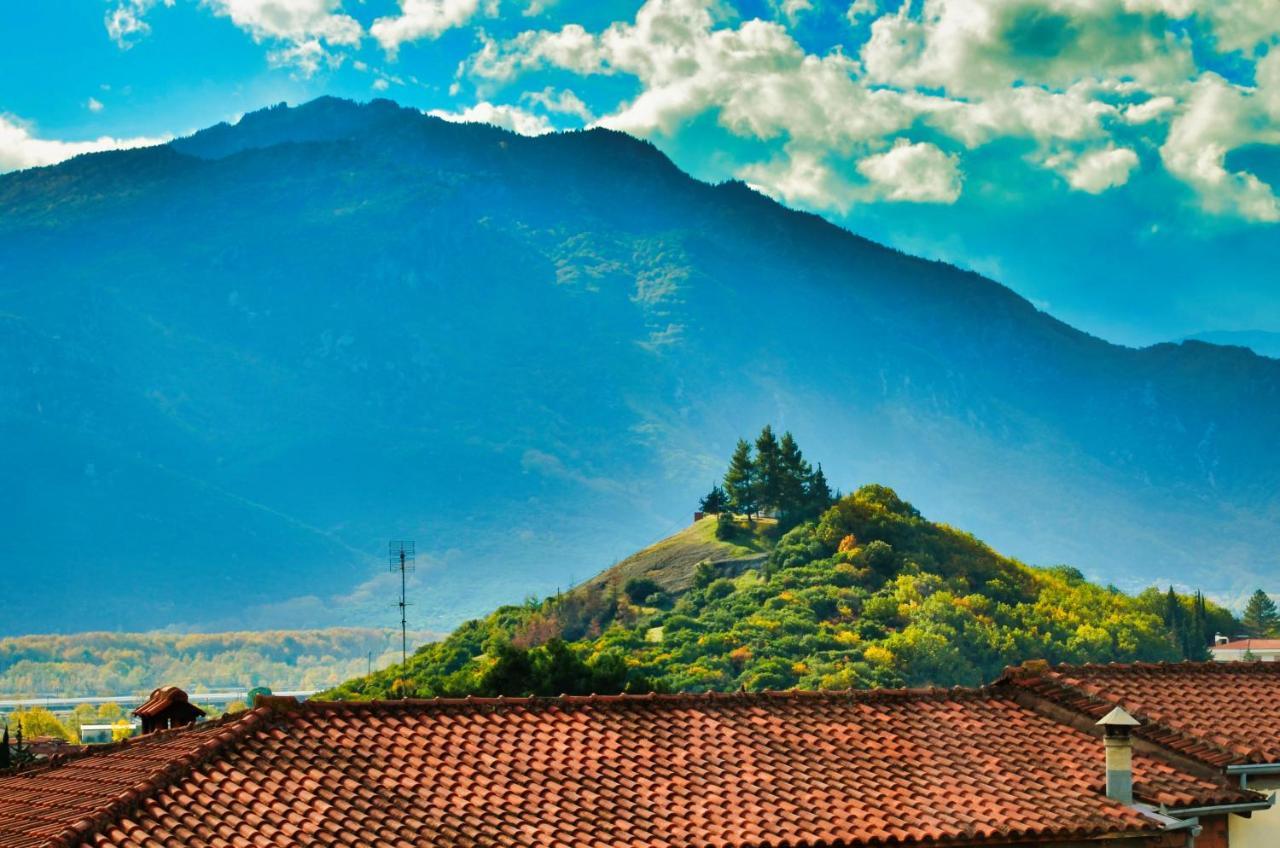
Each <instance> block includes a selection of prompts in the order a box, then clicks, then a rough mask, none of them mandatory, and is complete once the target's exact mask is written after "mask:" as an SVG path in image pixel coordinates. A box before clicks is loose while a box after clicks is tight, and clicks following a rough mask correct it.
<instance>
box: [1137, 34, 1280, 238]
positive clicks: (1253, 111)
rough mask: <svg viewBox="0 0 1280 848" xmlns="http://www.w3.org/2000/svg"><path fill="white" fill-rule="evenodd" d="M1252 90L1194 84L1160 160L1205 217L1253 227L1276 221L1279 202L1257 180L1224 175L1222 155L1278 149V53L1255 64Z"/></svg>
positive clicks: (1207, 81)
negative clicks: (1235, 219) (1252, 147)
mask: <svg viewBox="0 0 1280 848" xmlns="http://www.w3.org/2000/svg"><path fill="white" fill-rule="evenodd" d="M1257 76H1258V82H1259V86H1258V88H1257V89H1254V90H1248V89H1243V88H1241V87H1239V86H1234V85H1232V84H1230V83H1228V82H1227V81H1226V80H1224V79H1222V78H1221V77H1219V76H1218V75H1216V74H1212V73H1208V74H1205V75H1204V76H1203V77H1201V78H1200V80H1199V81H1198V82H1197V83H1196V85H1195V88H1194V92H1193V94H1192V96H1191V98H1190V100H1189V102H1188V103H1187V105H1186V107H1185V109H1184V110H1183V111H1182V113H1181V114H1180V115H1178V117H1177V118H1175V119H1174V121H1173V123H1172V125H1171V126H1170V128H1169V136H1168V139H1167V140H1166V141H1165V143H1164V145H1163V146H1162V147H1161V148H1160V156H1161V158H1162V159H1163V161H1164V164H1165V167H1166V168H1167V169H1168V170H1169V172H1170V173H1171V174H1173V175H1174V176H1176V177H1179V178H1180V179H1182V180H1183V181H1185V182H1186V183H1187V184H1188V185H1190V186H1192V187H1193V188H1194V189H1195V190H1196V192H1197V194H1198V196H1199V198H1200V202H1201V205H1202V206H1203V207H1204V208H1205V209H1206V210H1207V211H1209V212H1217V213H1229V214H1235V215H1238V216H1240V217H1242V218H1245V219H1247V220H1252V221H1269V222H1274V221H1280V198H1277V197H1276V194H1275V192H1274V191H1273V190H1272V187H1271V186H1269V185H1268V184H1267V183H1265V182H1263V181H1262V180H1261V179H1259V178H1258V177H1257V176H1256V175H1254V174H1251V173H1248V172H1245V171H1229V170H1227V167H1226V158H1227V154H1228V153H1230V152H1231V151H1232V150H1236V149H1238V148H1241V147H1244V146H1245V145H1249V144H1270V145H1278V144H1280V51H1273V52H1272V54H1271V55H1270V56H1268V57H1267V59H1266V60H1265V61H1264V62H1261V63H1259V67H1258V75H1257Z"/></svg>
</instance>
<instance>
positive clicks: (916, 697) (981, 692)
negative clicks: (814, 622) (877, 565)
mask: <svg viewBox="0 0 1280 848" xmlns="http://www.w3.org/2000/svg"><path fill="white" fill-rule="evenodd" d="M996 697H1001V693H1000V692H999V691H998V690H996V689H995V688H994V687H993V686H982V687H964V686H956V687H951V688H943V687H923V688H914V689H905V688H902V689H765V690H762V691H757V692H746V691H741V690H739V691H736V692H716V691H710V692H670V693H668V692H647V693H644V694H635V693H629V692H627V693H621V694H617V695H599V694H590V695H567V694H566V695H525V696H506V695H497V696H492V697H490V696H476V695H467V696H466V697H462V698H457V697H452V698H451V697H434V698H405V699H401V700H371V701H336V700H335V701H319V700H308V701H305V702H302V703H301V704H299V707H300V708H302V709H304V710H307V711H341V710H351V711H369V710H433V709H441V710H447V709H468V708H470V709H482V708H495V707H507V708H522V707H525V708H534V709H536V708H554V707H560V706H563V707H614V706H631V705H634V706H646V705H647V706H669V707H680V706H693V705H703V704H708V705H710V704H725V705H729V704H740V703H787V702H795V701H853V702H857V703H883V702H909V701H930V700H933V701H948V700H955V701H959V700H981V699H985V698H996Z"/></svg>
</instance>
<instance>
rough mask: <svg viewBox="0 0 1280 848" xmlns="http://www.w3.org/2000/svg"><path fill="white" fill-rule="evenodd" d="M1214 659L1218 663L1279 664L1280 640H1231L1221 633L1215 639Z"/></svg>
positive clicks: (1240, 638)
mask: <svg viewBox="0 0 1280 848" xmlns="http://www.w3.org/2000/svg"><path fill="white" fill-rule="evenodd" d="M1209 650H1211V651H1212V652H1213V658H1214V659H1215V660H1217V661H1218V662H1240V661H1242V660H1244V661H1253V662H1278V661H1280V639H1250V638H1249V637H1247V636H1242V637H1239V638H1236V639H1230V638H1228V637H1226V636H1223V635H1222V634H1221V633H1219V634H1218V635H1217V636H1215V637H1214V638H1213V647H1212V648H1210V649H1209Z"/></svg>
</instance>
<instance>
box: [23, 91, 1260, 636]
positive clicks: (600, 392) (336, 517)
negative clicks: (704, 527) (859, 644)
mask: <svg viewBox="0 0 1280 848" xmlns="http://www.w3.org/2000/svg"><path fill="white" fill-rule="evenodd" d="M0 332H3V333H4V338H5V343H4V345H3V348H2V349H0V487H2V489H0V490H2V491H4V492H5V495H4V497H5V502H4V503H3V504H0V506H2V507H3V512H2V513H0V514H2V515H3V518H0V531H3V532H2V533H0V546H2V547H0V559H3V561H4V562H6V563H29V564H30V566H29V567H30V568H31V569H33V570H38V571H39V572H41V573H54V574H57V579H56V588H54V589H49V588H46V587H47V586H48V584H39V583H37V584H33V591H31V592H28V593H23V594H22V595H21V596H19V595H18V594H12V593H9V594H6V595H4V596H3V598H2V599H0V631H3V632H27V631H33V630H42V631H43V630H51V629H68V628H82V627H90V626H92V627H128V628H133V629H138V628H145V627H151V626H162V625H165V624H169V623H172V622H182V623H199V624H205V625H222V626H266V625H272V626H304V625H314V624H318V623H326V624H332V623H340V622H369V621H381V622H387V620H388V619H389V618H391V617H393V616H394V613H393V612H391V611H390V610H389V609H388V607H387V602H388V601H389V600H391V595H390V592H389V591H388V590H387V587H385V586H384V585H383V583H385V582H386V574H385V572H386V566H385V565H384V564H383V561H382V559H383V555H382V552H383V551H384V550H385V543H386V539H387V538H400V537H407V538H414V537H416V538H417V539H418V541H419V546H420V550H422V551H423V552H425V553H427V554H429V555H430V561H429V562H424V563H422V564H423V565H424V566H425V567H424V568H423V570H422V571H421V572H420V575H419V576H420V578H421V581H422V587H421V590H420V591H419V595H418V600H419V602H420V605H419V606H418V607H417V608H416V609H415V610H414V613H415V614H416V615H417V616H418V621H417V623H418V624H419V625H420V626H430V627H434V628H440V627H443V626H446V625H449V624H452V623H456V622H457V621H458V620H460V619H461V617H463V616H465V615H468V614H477V613H479V612H481V611H483V610H485V609H487V608H489V607H491V606H492V605H493V603H494V602H496V601H499V600H503V599H506V600H511V599H516V598H519V597H522V596H524V595H525V594H527V593H529V592H534V593H542V592H547V591H550V590H552V589H553V588H554V587H555V586H557V585H565V584H566V583H568V582H570V581H571V580H572V579H573V578H574V577H578V578H581V577H582V576H583V575H584V574H587V573H591V571H594V570H595V568H597V567H598V564H599V563H600V562H602V561H609V560H611V559H614V558H616V557H617V556H619V555H621V554H623V553H626V552H628V551H631V550H635V549H637V548H639V547H641V546H642V544H643V543H644V542H645V541H647V540H651V539H654V538H657V537H660V536H662V535H665V534H666V533H667V532H670V531H671V530H673V529H675V528H676V527H678V526H681V525H683V524H684V523H685V522H686V521H687V519H688V513H689V511H690V509H691V508H692V506H693V504H694V502H695V496H696V495H697V494H700V493H701V492H702V491H703V490H705V489H706V488H707V487H708V486H709V485H710V483H711V481H712V479H713V478H714V477H715V476H716V475H717V474H718V473H719V466H720V460H719V458H720V457H722V456H723V455H725V454H726V453H727V451H728V448H729V446H730V445H731V444H732V440H733V439H734V438H736V437H737V436H738V435H740V434H741V433H745V432H754V431H755V430H756V429H758V427H759V426H760V424H762V423H764V422H766V421H772V422H773V423H774V424H775V425H776V426H780V427H783V428H790V429H792V430H794V431H796V433H797V435H798V436H799V437H800V438H801V441H802V442H803V443H804V444H805V445H806V446H808V447H809V448H810V451H811V453H812V454H813V455H816V456H824V457H831V458H833V461H832V462H831V463H829V464H828V466H827V471H828V476H829V477H830V478H831V479H832V480H833V482H834V483H836V484H843V485H845V486H846V487H848V486H850V485H853V484H855V483H856V482H858V481H859V480H865V479H881V480H884V481H886V482H888V483H891V484H893V485H895V486H900V487H903V488H909V489H910V490H911V491H913V492H916V493H918V494H917V498H916V499H917V501H918V502H919V503H920V504H921V506H922V507H923V508H925V509H927V510H928V511H929V513H930V514H932V515H937V516H939V517H941V518H944V519H946V520H948V521H951V522H953V523H956V524H960V525H962V526H967V527H970V528H972V529H974V530H975V531H976V532H978V533H980V534H981V535H983V536H984V537H985V538H988V539H990V540H991V541H992V542H993V543H995V544H997V545H998V546H1000V547H1001V548H1002V549H1005V550H1008V551H1010V552H1011V553H1013V554H1015V555H1018V556H1020V557H1023V558H1025V559H1028V560H1030V561H1034V562H1052V561H1070V562H1072V563H1073V564H1076V565H1079V566H1080V567H1081V568H1083V569H1085V570H1086V572H1088V573H1090V574H1094V575H1105V576H1106V578H1107V579H1111V580H1115V581H1116V582H1119V583H1124V584H1128V583H1131V582H1132V581H1142V580H1146V579H1150V578H1153V577H1155V578H1159V579H1162V580H1166V579H1184V580H1185V581H1187V582H1189V583H1198V584H1200V585H1204V586H1206V588H1212V589H1218V590H1221V591H1232V590H1234V589H1237V588H1239V587H1241V586H1243V585H1247V584H1249V583H1252V582H1253V581H1254V580H1255V579H1256V577H1255V574H1256V573H1266V568H1267V566H1268V565H1269V563H1270V559H1269V558H1270V556H1271V551H1272V550H1274V548H1275V544H1276V542H1277V541H1280V539H1277V536H1278V535H1280V534H1277V531H1276V526H1277V525H1276V523H1275V521H1274V518H1275V507H1276V500H1275V495H1274V492H1275V490H1276V483H1277V470H1278V469H1277V465H1278V463H1280V460H1277V459H1276V458H1275V455H1274V451H1273V449H1272V444H1273V441H1274V435H1275V433H1277V432H1280V396H1278V393H1277V387H1278V385H1280V363H1276V362H1274V361H1272V360H1269V359H1264V358H1261V357H1257V356H1254V355H1253V354H1251V353H1249V352H1247V351H1243V350H1239V349H1230V348H1221V347H1216V346H1212V345H1205V344H1197V343H1185V344H1182V345H1161V346H1157V347H1154V348H1150V349H1147V350H1141V351H1135V350H1130V349H1125V348H1120V347H1116V346H1113V345H1109V344H1106V343H1104V342H1102V341H1100V340H1097V339H1094V338H1091V337H1089V336H1087V335H1085V334H1082V333H1080V332H1078V331H1076V330H1073V329H1072V328H1070V327H1068V326H1066V325H1064V324H1062V323H1061V322H1058V321H1056V320H1054V319H1053V318H1051V317H1049V316H1047V315H1044V314H1042V313H1039V312H1037V311H1036V310H1035V309H1034V308H1033V307H1031V306H1030V304H1028V303H1027V302H1026V301H1025V300H1023V299H1021V298H1019V297H1017V296H1016V295H1015V294H1013V293H1012V292H1010V291H1008V290H1007V289H1005V288H1003V287H1001V286H999V285H997V284H995V283H992V282H991V281H989V280H985V279H983V278H981V277H979V276H977V275H974V274H970V273H965V272H961V271H958V270H956V269H954V268H950V267H948V266H944V265H941V264H937V263H930V262H924V261H921V260H917V259H913V258H910V257H907V256H904V255H901V254H898V253H896V252H893V251H890V250H888V249H885V248H883V247H880V246H877V245H875V244H872V243H869V242H867V241H864V240H862V239H859V238H857V237H855V236H852V235H850V234H849V233H847V232H845V231H842V230H840V229H838V228H836V227H834V226H832V225H830V224H828V223H826V222H824V221H822V220H821V219H819V218H816V217H814V216H811V215H804V214H799V213H795V212H792V211H788V210H786V209H784V208H783V207H781V206H779V205H777V204H775V203H773V202H771V201H769V200H767V199H765V198H763V197H761V196H759V195H757V194H755V193H753V192H751V191H750V190H749V189H747V188H746V187H744V186H742V185H738V184H728V185H722V186H709V185H705V184H701V183H698V182H696V181H693V180H691V179H689V178H688V177H686V176H685V175H683V174H682V173H681V172H679V171H678V170H677V169H676V168H675V167H674V166H673V165H672V164H671V163H670V162H669V161H668V160H667V159H666V158H665V157H663V156H662V155H661V154H660V153H658V151H656V150H655V149H654V148H653V147H652V146H650V145H647V144H645V143H642V142H639V141H636V140H634V139H631V138H628V137H626V136H623V135H621V134H617V133H611V132H606V131H592V132H586V133H576V134H568V135H556V136H546V137H541V138H532V139H530V138H521V137H518V136H514V135H511V134H509V133H506V132H503V131H501V130H497V129H494V128H492V127H486V126H461V125H454V124H447V123H445V122H443V121H439V120H436V119H432V118H429V117H425V116H422V115H420V114H418V113H416V112H413V111H411V110H402V109H399V108H397V107H395V106H394V105H393V104H390V103H387V102H385V101H384V102H375V103H374V104H370V105H367V106H357V105H354V104H350V103H346V102H343V101H337V100H332V99H324V100H319V101H315V102H313V103H310V104H307V105H306V106H302V107H299V108H296V109H281V108H277V109H272V110H267V111H265V112H262V113H256V114H254V115H250V116H246V118H245V119H244V120H243V121H241V122H240V124H239V125H237V126H234V127H227V126H220V127H216V128H213V129H211V130H208V131H205V132H203V133H199V134H197V135H196V136H194V137H193V138H191V139H186V140H183V141H180V142H175V143H174V144H172V145H169V146H166V147H160V148H152V149H147V150H135V151H126V152H120V153H111V154H101V155H94V156H87V157H81V158H78V159H75V160H72V161H69V162H67V163H64V164H63V165H60V166H57V167H54V168H46V169H37V170H31V171H26V172H21V173H16V174H10V175H7V176H4V177H0ZM424 559H425V558H424ZM357 587H358V588H357Z"/></svg>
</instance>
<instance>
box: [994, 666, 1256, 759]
mask: <svg viewBox="0 0 1280 848" xmlns="http://www.w3.org/2000/svg"><path fill="white" fill-rule="evenodd" d="M1002 680H1003V681H1005V682H1007V683H1011V684H1012V685H1015V686H1017V687H1019V688H1021V689H1023V690H1024V691H1028V692H1032V693H1035V694H1037V695H1040V696H1042V697H1045V698H1047V699H1049V700H1050V701H1053V702H1056V703H1058V704H1061V705H1062V706H1065V707H1068V708H1070V709H1073V710H1076V711H1078V712H1081V713H1084V714H1086V715H1088V716H1091V717H1094V718H1100V717H1101V716H1103V715H1105V714H1106V713H1107V712H1108V711H1109V710H1111V709H1112V708H1113V707H1115V706H1123V707H1124V708H1125V709H1126V710H1127V711H1128V712H1129V713H1131V714H1132V715H1134V716H1135V717H1136V718H1138V719H1139V720H1141V721H1142V726H1141V727H1139V728H1138V729H1137V730H1136V731H1135V735H1136V736H1138V737H1140V738H1144V739H1146V740H1148V741H1150V742H1153V743H1155V744H1158V745H1161V746H1163V747H1165V748H1168V749H1170V750H1172V751H1175V752H1178V753H1181V754H1184V755H1187V756H1190V757H1192V758H1194V759H1196V760H1199V761H1201V762H1204V763H1206V764H1209V765H1212V766H1215V767H1224V766H1228V765H1243V764H1257V763H1280V663H1222V662H1200V663H1193V662H1182V663H1131V664H1118V663H1116V664H1110V665H1081V666H1069V665H1060V666H1053V667H1050V666H1048V665H1046V664H1044V663H1027V664H1024V665H1022V666H1018V667H1016V668H1012V669H1009V670H1008V671H1007V672H1006V674H1005V676H1004V678H1002Z"/></svg>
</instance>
